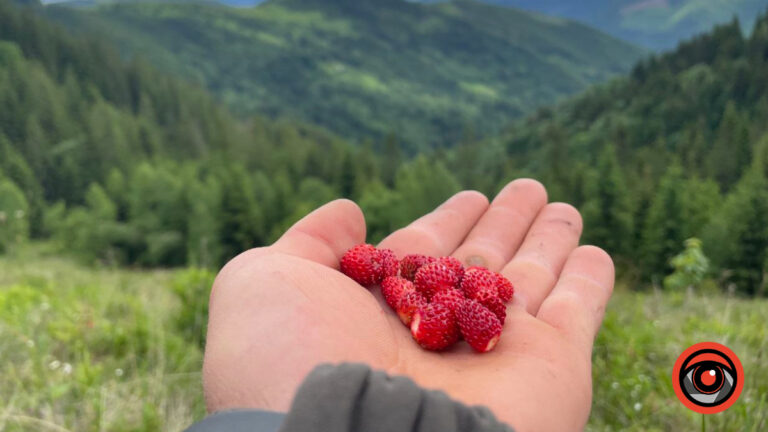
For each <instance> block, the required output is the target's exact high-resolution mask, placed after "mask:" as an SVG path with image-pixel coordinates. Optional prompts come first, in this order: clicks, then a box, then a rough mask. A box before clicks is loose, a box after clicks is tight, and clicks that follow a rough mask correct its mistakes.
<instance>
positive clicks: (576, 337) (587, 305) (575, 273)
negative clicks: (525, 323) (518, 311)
mask: <svg viewBox="0 0 768 432" xmlns="http://www.w3.org/2000/svg"><path fill="white" fill-rule="evenodd" d="M613 283H614V269H613V261H612V260H611V257H610V256H609V255H608V254H607V253H605V251H603V250H602V249H600V248H597V247H594V246H581V247H579V248H577V249H576V250H574V251H573V252H572V253H571V255H570V256H569V257H568V261H567V262H566V263H565V267H564V268H563V272H562V274H561V275H560V280H559V281H558V283H557V286H555V288H554V289H553V290H552V293H551V294H550V295H549V297H547V299H546V300H544V303H542V305H541V309H539V313H538V318H539V319H541V320H542V321H545V322H547V323H548V324H550V325H552V326H553V327H555V328H557V329H559V330H560V331H562V332H563V333H565V335H566V336H567V337H568V338H569V339H571V340H573V341H574V342H575V343H576V344H577V345H579V346H583V347H584V349H585V350H586V351H587V353H591V352H592V342H593V341H594V339H595V335H597V331H598V329H599V328H600V323H602V321H603V314H604V312H605V305H606V304H607V303H608V299H609V298H610V297H611V293H612V292H613Z"/></svg>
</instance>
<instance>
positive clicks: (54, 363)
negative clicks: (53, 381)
mask: <svg viewBox="0 0 768 432" xmlns="http://www.w3.org/2000/svg"><path fill="white" fill-rule="evenodd" d="M59 366H61V362H60V361H58V360H54V361H52V362H50V363H48V368H49V369H51V370H56V369H58V368H59Z"/></svg>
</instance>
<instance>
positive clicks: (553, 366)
mask: <svg viewBox="0 0 768 432" xmlns="http://www.w3.org/2000/svg"><path fill="white" fill-rule="evenodd" d="M580 235H581V218H580V216H579V213H578V212H577V211H576V210H575V209H574V208H573V207H571V206H569V205H567V204H560V203H553V204H547V195H546V191H545V190H544V188H543V186H541V184H539V183H538V182H535V181H533V180H527V179H522V180H517V181H514V182H512V183H510V184H509V185H507V187H505V188H504V189H503V190H502V191H501V192H500V193H499V195H498V196H497V197H496V198H495V199H494V201H493V202H492V203H491V204H490V205H489V204H488V200H487V199H486V198H485V197H484V196H483V195H482V194H480V193H477V192H461V193H459V194H456V195H455V196H453V197H452V198H451V199H449V200H448V201H446V202H445V203H444V204H443V205H441V206H440V207H438V208H437V209H435V210H434V211H433V212H432V213H429V214H427V215H425V216H423V217H422V218H420V219H418V220H416V221H414V222H413V223H412V224H410V225H409V226H407V227H405V228H403V229H400V230H398V231H396V232H394V233H392V234H391V235H390V236H389V237H387V238H386V239H385V240H384V241H383V242H382V243H381V244H380V246H381V247H386V248H390V249H392V250H394V251H395V253H396V254H397V255H398V257H399V258H402V257H403V256H404V255H406V254H408V253H422V254H427V255H433V256H444V255H453V256H455V257H457V258H458V259H460V260H461V261H462V262H464V263H465V264H467V265H484V266H486V267H488V268H490V269H492V270H496V271H501V272H502V273H503V274H504V275H505V276H506V277H507V278H509V279H510V280H511V281H512V283H513V284H514V285H515V289H516V292H515V298H514V299H513V302H512V303H511V304H510V306H509V307H508V310H507V320H506V323H505V325H504V333H503V335H502V338H501V340H500V341H499V343H498V345H497V346H496V348H495V349H494V350H493V351H491V352H489V353H485V354H475V353H474V352H472V351H471V349H470V348H469V347H468V346H467V345H466V344H458V345H456V346H455V347H453V348H452V349H450V350H448V351H444V352H437V353H436V352H429V351H425V350H422V349H421V348H419V347H418V345H417V344H416V343H415V342H414V341H413V340H412V339H411V334H410V332H409V330H408V329H407V328H406V327H405V326H403V325H402V323H401V322H400V320H399V319H398V318H397V316H396V315H395V314H394V313H393V312H392V311H391V310H390V309H389V308H388V307H387V306H386V304H385V302H384V301H383V299H382V298H381V295H380V292H379V290H378V288H374V289H368V288H364V287H362V286H360V285H358V284H357V283H356V282H354V281H353V280H351V279H349V278H348V277H346V276H345V275H343V274H342V273H340V272H339V271H338V263H339V259H340V258H341V256H342V255H343V254H344V252H345V251H346V250H347V249H349V248H350V247H352V246H354V245H355V244H359V243H363V242H364V241H365V222H364V219H363V215H362V213H361V211H360V209H359V208H358V207H357V206H356V205H355V204H354V203H352V202H350V201H346V200H339V201H334V202H331V203H329V204H327V205H325V206H323V207H321V208H319V209H317V210H316V211H314V212H313V213H311V214H310V215H308V216H307V217H305V218H304V219H302V220H301V221H299V222H298V223H296V225H294V226H293V227H292V228H291V229H289V230H288V231H287V232H286V233H285V235H283V237H282V238H280V240H278V241H277V242H276V243H275V244H274V245H272V246H269V247H264V248H258V249H252V250H249V251H247V252H244V253H243V254H241V255H239V256H238V257H237V258H235V259H233V260H232V261H231V262H230V263H229V264H227V265H226V266H225V267H224V269H222V271H221V272H220V274H219V276H218V277H217V279H216V283H215V284H214V288H213V292H212V294H211V304H210V319H209V327H208V344H207V346H206V352H205V365H204V371H203V372H204V386H205V394H206V401H207V404H208V409H209V410H210V411H218V410H224V409H231V408H261V409H271V410H278V411H287V410H288V408H289V406H290V402H291V400H292V398H293V395H294V394H295V392H296V389H297V388H298V386H299V384H300V383H301V381H302V380H303V379H304V377H306V375H307V374H308V373H309V372H310V370H312V369H313V368H314V367H315V366H316V365H318V364H320V363H325V362H331V363H338V362H344V361H351V362H362V363H367V364H368V365H370V366H371V367H373V368H375V369H381V370H385V371H387V372H389V373H391V374H400V375H407V376H409V377H411V378H412V379H413V380H414V381H416V382H417V383H419V384H421V385H422V386H424V387H426V388H432V389H441V390H443V391H445V392H446V393H448V394H449V395H450V396H452V397H453V398H455V399H457V400H460V401H463V402H465V403H468V404H482V405H485V406H487V407H489V408H490V409H491V410H492V411H493V412H494V413H495V414H496V416H497V417H498V418H499V419H501V420H503V421H505V422H507V423H509V424H510V425H512V426H514V427H515V428H516V429H517V430H519V431H548V430H552V431H567V430H579V429H581V428H583V426H584V424H585V423H586V421H587V418H588V415H589V411H590V405H591V394H592V390H591V388H592V386H591V352H592V341H593V339H594V336H595V334H596V332H597V329H598V328H599V326H600V322H601V321H602V316H603V310H604V308H605V304H606V302H607V301H608V298H609V297H610V293H611V291H612V289H613V264H612V262H611V259H610V257H609V256H608V255H607V254H606V253H605V252H603V251H602V250H600V249H598V248H596V247H592V246H582V247H577V246H578V241H579V237H580Z"/></svg>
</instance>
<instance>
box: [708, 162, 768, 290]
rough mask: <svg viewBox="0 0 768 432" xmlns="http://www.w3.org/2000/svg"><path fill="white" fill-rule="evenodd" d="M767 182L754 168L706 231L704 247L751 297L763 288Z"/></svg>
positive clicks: (767, 244)
mask: <svg viewBox="0 0 768 432" xmlns="http://www.w3.org/2000/svg"><path fill="white" fill-rule="evenodd" d="M766 214H768V182H767V181H766V178H765V176H764V175H763V172H762V171H761V170H759V169H756V168H755V167H753V168H752V169H750V170H749V171H747V173H745V174H744V176H743V177H742V179H741V180H740V181H739V182H738V183H737V185H736V186H735V187H734V189H733V192H732V193H731V194H729V196H728V197H727V199H726V201H725V203H724V205H723V206H722V207H721V209H720V211H719V212H718V214H717V215H716V217H715V218H713V221H712V223H711V224H710V226H709V227H708V228H707V231H706V232H707V237H706V240H705V243H704V246H705V248H706V250H707V254H708V255H710V256H711V257H712V259H713V262H714V263H715V264H716V265H717V266H718V267H719V268H721V269H723V270H724V271H725V275H726V276H727V277H728V281H729V282H731V283H733V284H735V286H736V287H737V288H738V289H739V290H740V291H741V292H744V293H746V294H749V295H754V294H756V293H757V292H759V290H760V288H761V287H762V285H763V278H764V273H765V271H766V270H768V269H766V267H765V265H766V257H768V254H767V252H768V224H766V223H765V215H766Z"/></svg>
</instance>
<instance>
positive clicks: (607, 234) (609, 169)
mask: <svg viewBox="0 0 768 432" xmlns="http://www.w3.org/2000/svg"><path fill="white" fill-rule="evenodd" d="M585 188H586V192H585V196H587V197H588V198H587V201H586V203H585V204H584V206H583V208H582V210H583V211H582V214H583V217H584V227H585V230H584V238H585V241H587V242H588V243H593V244H596V245H598V246H600V247H603V248H605V249H606V250H607V251H608V252H609V253H614V254H619V255H621V254H624V253H626V252H627V251H628V247H629V246H630V244H631V238H632V207H631V203H630V200H629V193H628V191H627V186H626V183H625V180H624V175H623V171H622V169H621V167H620V166H619V163H618V161H617V159H616V152H615V149H614V147H613V146H612V145H607V146H606V147H605V149H603V151H602V152H601V154H600V156H599V158H598V161H597V170H596V171H592V172H591V175H590V176H589V178H588V180H587V184H586V186H585Z"/></svg>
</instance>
